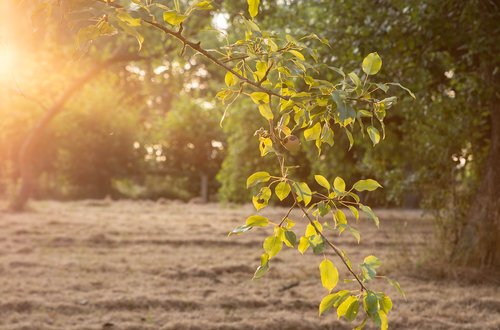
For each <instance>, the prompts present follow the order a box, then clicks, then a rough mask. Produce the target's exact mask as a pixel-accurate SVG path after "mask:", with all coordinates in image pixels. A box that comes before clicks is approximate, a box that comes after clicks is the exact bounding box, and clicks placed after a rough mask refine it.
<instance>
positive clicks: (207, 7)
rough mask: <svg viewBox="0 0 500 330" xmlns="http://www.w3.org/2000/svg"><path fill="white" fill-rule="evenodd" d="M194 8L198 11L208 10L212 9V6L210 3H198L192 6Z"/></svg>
mask: <svg viewBox="0 0 500 330" xmlns="http://www.w3.org/2000/svg"><path fill="white" fill-rule="evenodd" d="M194 7H195V8H196V9H199V10H210V9H213V8H214V7H213V6H212V1H200V2H198V3H197V4H196V5H194Z"/></svg>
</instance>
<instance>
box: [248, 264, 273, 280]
mask: <svg viewBox="0 0 500 330" xmlns="http://www.w3.org/2000/svg"><path fill="white" fill-rule="evenodd" d="M268 270H269V265H265V266H259V267H257V270H256V271H255V273H254V274H253V278H252V280H258V279H259V278H262V277H263V276H264V275H265V274H266V273H267V271H268Z"/></svg>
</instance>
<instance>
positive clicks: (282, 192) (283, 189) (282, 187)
mask: <svg viewBox="0 0 500 330" xmlns="http://www.w3.org/2000/svg"><path fill="white" fill-rule="evenodd" d="M291 191H292V189H291V188H290V185H289V184H288V183H287V182H280V183H278V184H277V185H276V188H274V192H275V193H276V196H278V198H279V200H280V201H282V200H284V199H285V198H287V197H288V195H289V194H290V192H291Z"/></svg>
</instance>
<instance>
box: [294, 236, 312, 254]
mask: <svg viewBox="0 0 500 330" xmlns="http://www.w3.org/2000/svg"><path fill="white" fill-rule="evenodd" d="M309 245H311V243H309V240H308V239H307V237H304V236H302V237H301V238H300V240H299V246H298V248H297V249H298V250H299V252H300V253H301V254H304V252H306V250H307V248H308V247H309Z"/></svg>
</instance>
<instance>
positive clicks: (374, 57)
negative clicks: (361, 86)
mask: <svg viewBox="0 0 500 330" xmlns="http://www.w3.org/2000/svg"><path fill="white" fill-rule="evenodd" d="M362 68H363V71H364V73H366V74H367V75H374V74H377V72H379V71H380V69H381V68H382V59H381V58H380V56H379V55H378V54H377V53H370V54H368V56H366V57H365V59H364V60H363V64H362Z"/></svg>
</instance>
